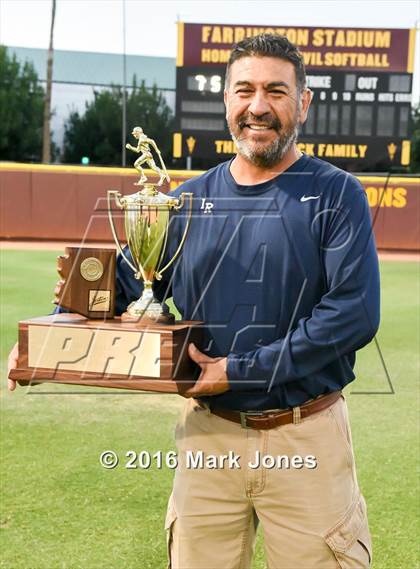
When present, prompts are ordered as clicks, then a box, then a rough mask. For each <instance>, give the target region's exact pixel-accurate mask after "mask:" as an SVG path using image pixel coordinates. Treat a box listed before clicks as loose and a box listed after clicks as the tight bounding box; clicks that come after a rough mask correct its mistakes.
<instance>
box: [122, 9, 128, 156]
mask: <svg viewBox="0 0 420 569" xmlns="http://www.w3.org/2000/svg"><path fill="white" fill-rule="evenodd" d="M122 9H123V88H122V129H121V131H122V139H121V147H122V155H121V163H122V166H123V167H124V166H125V165H126V156H125V144H126V141H127V92H126V84H127V61H126V53H125V0H122Z"/></svg>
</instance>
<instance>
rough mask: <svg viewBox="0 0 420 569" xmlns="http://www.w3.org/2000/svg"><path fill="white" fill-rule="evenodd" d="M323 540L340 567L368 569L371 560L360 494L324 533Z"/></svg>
mask: <svg viewBox="0 0 420 569" xmlns="http://www.w3.org/2000/svg"><path fill="white" fill-rule="evenodd" d="M325 541H326V542H327V544H328V546H329V548H330V549H331V550H332V552H333V553H334V556H335V558H336V559H337V562H338V566H339V567H340V568H341V569H368V568H369V567H370V565H371V562H372V542H371V538H370V533H369V527H368V520H367V511H366V503H365V500H364V498H363V496H362V495H361V494H360V495H359V497H358V498H357V500H356V501H355V503H354V504H353V505H352V507H351V508H350V510H349V511H348V512H346V514H345V516H344V517H343V519H342V520H340V522H339V523H338V524H337V525H336V526H334V527H333V528H332V529H331V530H330V531H329V532H328V533H327V534H326V535H325Z"/></svg>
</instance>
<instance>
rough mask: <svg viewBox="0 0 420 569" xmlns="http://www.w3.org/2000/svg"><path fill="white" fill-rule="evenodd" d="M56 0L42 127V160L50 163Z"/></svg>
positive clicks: (52, 12) (52, 8)
mask: <svg viewBox="0 0 420 569" xmlns="http://www.w3.org/2000/svg"><path fill="white" fill-rule="evenodd" d="M55 8H56V0H52V4H51V27H50V43H49V46H48V59H47V86H46V89H45V98H44V121H43V128H42V162H43V163H44V164H49V163H50V162H51V130H50V126H51V125H50V122H51V91H52V75H53V57H54V47H53V42H54V22H55Z"/></svg>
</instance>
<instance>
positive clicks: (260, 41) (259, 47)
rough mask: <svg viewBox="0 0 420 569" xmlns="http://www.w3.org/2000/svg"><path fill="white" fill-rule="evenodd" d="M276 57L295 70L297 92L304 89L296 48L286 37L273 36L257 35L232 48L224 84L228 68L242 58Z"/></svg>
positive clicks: (301, 69)
mask: <svg viewBox="0 0 420 569" xmlns="http://www.w3.org/2000/svg"><path fill="white" fill-rule="evenodd" d="M250 56H251V57H252V56H257V57H278V58H279V59H284V60H285V61H290V63H291V64H292V65H293V67H294V68H295V76H296V85H297V88H298V90H299V91H303V89H304V88H305V87H306V73H305V64H304V63H303V58H302V55H301V53H300V52H299V50H298V48H297V47H296V46H295V45H294V44H292V43H291V42H290V41H289V40H288V39H287V37H286V36H279V35H274V34H259V35H258V36H254V37H250V38H245V39H244V40H242V41H240V42H238V43H237V44H235V45H234V46H233V48H232V51H231V54H230V57H229V61H228V63H227V67H226V77H225V84H226V85H228V84H229V71H230V66H231V65H232V64H233V63H234V62H235V61H237V60H238V59H241V58H242V57H250Z"/></svg>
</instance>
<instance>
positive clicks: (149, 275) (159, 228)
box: [108, 126, 192, 324]
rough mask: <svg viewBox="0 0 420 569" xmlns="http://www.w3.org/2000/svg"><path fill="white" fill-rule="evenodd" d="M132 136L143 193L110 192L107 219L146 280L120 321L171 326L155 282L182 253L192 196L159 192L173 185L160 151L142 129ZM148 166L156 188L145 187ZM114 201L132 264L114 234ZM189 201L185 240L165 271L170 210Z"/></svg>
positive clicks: (128, 261) (135, 163) (137, 273)
mask: <svg viewBox="0 0 420 569" xmlns="http://www.w3.org/2000/svg"><path fill="white" fill-rule="evenodd" d="M132 135H133V136H134V137H135V138H136V139H137V140H138V144H137V146H132V145H131V144H127V145H126V147H127V148H128V149H129V150H132V151H133V152H136V153H138V154H140V156H139V158H137V160H136V161H135V162H134V167H135V168H136V169H137V170H138V172H139V173H140V179H139V181H138V182H136V184H135V185H137V186H141V185H142V186H143V189H142V190H140V191H138V192H136V193H135V194H131V195H128V196H122V195H121V194H120V193H119V192H118V191H114V190H110V191H108V215H109V222H110V225H111V230H112V235H113V237H114V240H115V243H116V245H117V248H118V251H119V252H120V254H121V255H122V256H123V258H124V259H125V261H126V263H127V264H128V265H129V266H130V267H131V268H132V269H133V272H134V276H135V278H136V279H142V280H143V284H144V289H143V294H142V295H141V297H140V298H139V299H138V300H136V301H135V302H132V303H131V304H130V305H129V306H128V308H127V310H126V312H125V313H124V314H123V315H122V317H121V319H122V320H136V321H139V320H141V321H142V324H145V323H146V322H147V321H152V322H155V323H170V322H172V321H173V319H174V318H173V316H172V315H171V314H169V313H168V312H164V311H163V308H162V305H161V304H160V303H159V302H157V300H156V299H155V298H154V296H153V290H152V285H153V280H154V279H157V280H160V279H161V278H162V274H163V273H164V272H165V271H166V269H167V268H168V267H170V266H171V265H172V263H173V262H174V261H175V259H176V258H177V257H178V255H179V253H180V252H181V249H182V246H183V244H184V241H185V238H186V236H187V233H188V229H189V226H190V223H191V215H192V194H190V193H185V192H183V193H182V194H181V196H180V198H172V197H168V196H166V195H165V194H163V193H162V192H159V191H158V190H157V187H158V186H161V185H162V183H163V181H164V180H165V179H166V180H167V181H168V182H169V181H170V179H169V175H168V172H167V170H166V167H165V164H164V162H163V160H162V156H161V153H160V151H159V148H158V147H157V145H156V143H155V141H154V140H153V139H151V138H149V137H148V136H146V135H145V134H144V132H143V129H142V128H141V127H139V126H136V127H134V129H133V132H132ZM152 149H153V150H154V151H155V152H156V154H157V155H158V157H159V161H160V165H161V167H159V166H157V165H156V162H155V160H154V159H153V154H152ZM145 163H146V164H147V165H148V166H149V168H150V169H151V170H153V171H154V172H156V174H158V175H159V181H158V182H157V184H151V183H145V182H147V177H146V175H145V173H144V170H143V168H142V165H143V164H145ZM113 200H114V202H115V204H116V205H117V207H118V208H119V209H121V210H122V211H123V212H124V227H125V234H126V240H127V245H128V249H129V251H130V253H131V259H132V260H130V259H129V258H128V256H127V255H126V254H125V252H124V249H123V247H122V246H121V244H120V242H119V239H118V236H117V232H116V230H115V224H114V219H113V216H112V209H111V206H112V201H113ZM187 200H188V201H189V213H188V219H187V223H186V226H185V230H184V233H183V236H182V238H181V241H180V243H179V245H178V248H177V249H176V251H175V254H174V256H173V257H172V259H170V260H169V261H168V262H167V263H166V264H165V266H163V267H162V262H163V259H164V257H165V250H166V246H167V242H168V230H169V214H170V211H171V209H173V210H180V209H182V208H183V207H184V206H185V205H186V202H187Z"/></svg>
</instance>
